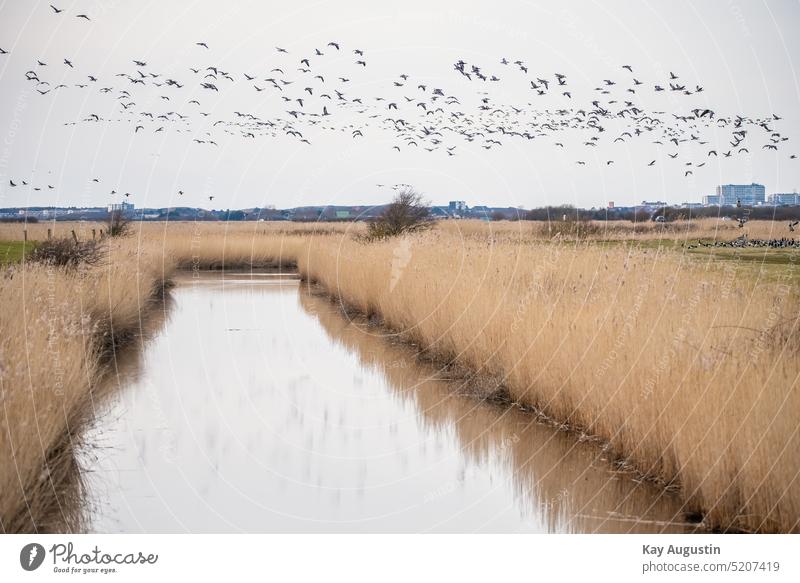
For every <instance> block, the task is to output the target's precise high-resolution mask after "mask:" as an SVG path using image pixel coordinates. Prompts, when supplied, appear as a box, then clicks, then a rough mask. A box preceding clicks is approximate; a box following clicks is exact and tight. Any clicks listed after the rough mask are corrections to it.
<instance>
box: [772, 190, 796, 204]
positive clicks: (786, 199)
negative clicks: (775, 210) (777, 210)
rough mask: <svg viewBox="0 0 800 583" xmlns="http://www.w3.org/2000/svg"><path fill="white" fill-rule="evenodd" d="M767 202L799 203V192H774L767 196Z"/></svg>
mask: <svg viewBox="0 0 800 583" xmlns="http://www.w3.org/2000/svg"><path fill="white" fill-rule="evenodd" d="M767 202H768V203H769V204H771V205H774V206H782V205H800V194H797V193H796V192H776V193H774V194H770V195H769V196H768V197H767Z"/></svg>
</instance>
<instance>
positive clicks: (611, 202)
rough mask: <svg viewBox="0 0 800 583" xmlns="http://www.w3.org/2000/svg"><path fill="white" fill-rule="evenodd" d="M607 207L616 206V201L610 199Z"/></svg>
mask: <svg viewBox="0 0 800 583" xmlns="http://www.w3.org/2000/svg"><path fill="white" fill-rule="evenodd" d="M606 208H610V209H613V208H614V201H613V200H609V201H608V206H607V207H606Z"/></svg>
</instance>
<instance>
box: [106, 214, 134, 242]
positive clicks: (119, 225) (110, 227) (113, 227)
mask: <svg viewBox="0 0 800 583" xmlns="http://www.w3.org/2000/svg"><path fill="white" fill-rule="evenodd" d="M130 228H131V221H130V219H128V218H126V217H125V215H124V214H123V213H122V211H111V212H110V213H109V214H108V219H107V221H106V234H107V235H108V236H109V237H124V236H125V235H128V234H129V233H130Z"/></svg>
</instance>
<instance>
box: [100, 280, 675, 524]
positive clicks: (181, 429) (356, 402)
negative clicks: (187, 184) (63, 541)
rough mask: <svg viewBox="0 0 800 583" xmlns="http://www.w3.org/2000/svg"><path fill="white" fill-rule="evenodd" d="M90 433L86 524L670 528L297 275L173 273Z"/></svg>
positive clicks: (580, 450)
mask: <svg viewBox="0 0 800 583" xmlns="http://www.w3.org/2000/svg"><path fill="white" fill-rule="evenodd" d="M172 295H173V301H171V302H170V305H169V310H168V312H167V314H166V318H165V322H164V323H163V325H162V326H161V329H160V330H159V331H158V332H156V333H155V335H154V337H153V338H152V339H150V340H149V341H148V342H147V343H145V344H144V347H143V349H142V351H141V352H140V353H139V354H136V355H135V356H134V357H133V358H132V360H131V361H130V362H128V363H125V362H121V363H120V378H122V379H124V382H123V387H122V389H121V390H119V391H117V395H118V396H117V397H116V398H115V401H114V402H113V403H112V404H111V405H110V408H109V411H108V412H106V413H105V414H103V415H102V416H101V418H100V422H99V425H98V427H96V428H95V429H94V430H93V433H92V436H91V439H90V440H91V442H92V443H94V444H95V446H96V447H94V448H93V455H94V456H95V457H96V458H97V459H96V461H93V463H92V466H91V472H89V474H88V476H89V479H88V483H89V503H88V507H89V509H90V530H92V531H97V532H187V531H188V532H243V531H244V532H350V531H361V532H379V531H380V532H383V531H388V532H422V531H433V532H479V531H490V532H516V531H521V532H662V531H663V532H675V531H679V532H680V531H685V530H688V529H689V527H688V526H687V525H685V524H683V523H682V521H681V518H680V516H681V515H680V505H679V502H678V501H677V500H676V499H674V498H672V497H670V496H667V495H664V494H661V493H659V492H658V491H657V490H655V489H654V488H652V487H651V486H649V485H647V484H640V483H637V482H636V481H634V480H633V479H632V478H631V477H630V476H628V475H624V474H619V473H617V472H615V471H614V470H613V468H612V467H611V466H610V465H609V464H608V462H607V461H605V460H604V459H603V454H602V452H601V451H600V450H599V449H598V448H597V447H595V446H592V445H590V444H586V443H579V442H577V441H576V439H575V438H574V437H572V436H570V435H566V434H564V433H560V432H557V431H555V430H553V429H551V428H549V427H546V426H543V425H541V424H538V423H536V422H535V421H534V420H533V419H532V418H531V416H530V415H527V414H525V413H522V412H520V411H518V410H515V409H509V408H501V407H498V406H495V405H491V404H488V403H484V402H481V401H480V400H478V399H476V398H474V397H471V396H468V395H466V394H465V393H469V392H470V387H469V386H465V385H464V383H459V382H457V381H454V380H448V379H446V378H443V376H444V375H443V373H442V372H441V371H439V370H438V369H437V368H436V367H434V366H432V365H428V364H423V363H420V362H419V361H418V359H417V358H416V357H415V354H414V352H413V351H412V350H411V349H410V348H409V347H407V346H403V345H400V344H398V343H396V342H392V339H391V338H387V337H382V336H381V335H380V334H378V333H376V331H375V330H374V329H370V328H368V327H366V326H364V325H363V324H360V323H358V322H354V321H349V320H348V319H347V318H346V317H344V316H343V315H342V314H341V312H340V310H339V309H338V307H337V306H336V304H334V303H332V302H330V301H329V300H327V299H325V298H321V297H319V296H315V295H312V294H311V293H309V292H308V291H307V290H305V289H304V288H302V287H301V285H300V284H299V282H298V281H297V280H296V279H292V278H287V277H286V276H275V275H268V274H260V275H231V274H227V275H225V276H222V275H221V274H211V275H202V276H201V277H199V278H197V277H195V278H193V277H191V276H185V277H184V278H182V279H180V280H179V283H178V285H177V287H176V288H175V289H174V290H173V294H172Z"/></svg>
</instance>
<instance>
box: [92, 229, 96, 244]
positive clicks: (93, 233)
mask: <svg viewBox="0 0 800 583" xmlns="http://www.w3.org/2000/svg"><path fill="white" fill-rule="evenodd" d="M94 240H95V232H94V229H92V241H94Z"/></svg>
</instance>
